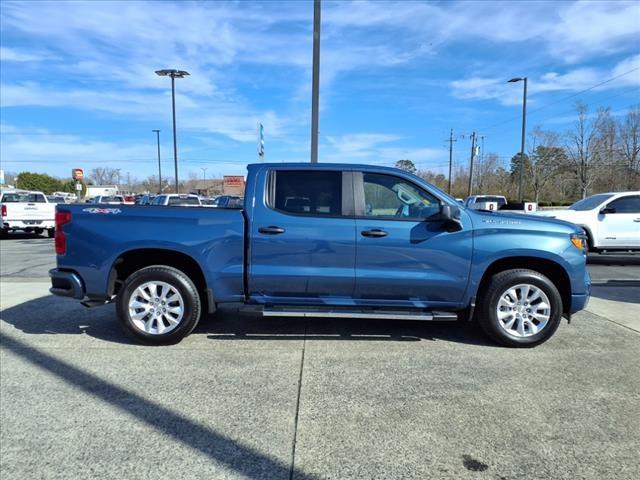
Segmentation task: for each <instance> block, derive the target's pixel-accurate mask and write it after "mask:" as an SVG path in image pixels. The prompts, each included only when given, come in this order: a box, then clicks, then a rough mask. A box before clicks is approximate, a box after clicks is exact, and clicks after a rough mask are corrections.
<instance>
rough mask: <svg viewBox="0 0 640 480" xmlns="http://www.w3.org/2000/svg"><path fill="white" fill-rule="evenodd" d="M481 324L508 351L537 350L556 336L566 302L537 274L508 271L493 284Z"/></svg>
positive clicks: (483, 300)
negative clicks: (532, 348) (523, 348)
mask: <svg viewBox="0 0 640 480" xmlns="http://www.w3.org/2000/svg"><path fill="white" fill-rule="evenodd" d="M478 313H479V318H478V321H479V323H480V326H481V327H482V329H483V330H484V331H485V333H486V334H487V335H488V336H489V337H491V338H492V339H493V340H494V341H496V342H497V343H499V344H501V345H504V346H508V347H535V346H536V345H540V344H541V343H543V342H545V341H547V340H548V339H549V338H551V336H552V335H553V334H554V333H555V331H556V330H557V329H558V326H559V325H560V319H561V318H562V298H561V297H560V293H559V292H558V289H557V288H556V286H555V285H554V284H553V282H552V281H551V280H549V279H548V278H547V277H545V276H544V275H542V274H541V273H539V272H536V271H533V270H524V269H522V270H520V269H518V270H506V271H504V272H500V273H497V274H496V275H494V276H493V277H492V278H491V280H490V281H489V285H487V287H486V289H485V291H484V292H483V296H482V298H481V302H480V309H479V312H478Z"/></svg>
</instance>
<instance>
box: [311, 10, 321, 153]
mask: <svg viewBox="0 0 640 480" xmlns="http://www.w3.org/2000/svg"><path fill="white" fill-rule="evenodd" d="M320 11H321V9H320V0H314V2H313V72H312V75H311V163H318V108H319V98H320Z"/></svg>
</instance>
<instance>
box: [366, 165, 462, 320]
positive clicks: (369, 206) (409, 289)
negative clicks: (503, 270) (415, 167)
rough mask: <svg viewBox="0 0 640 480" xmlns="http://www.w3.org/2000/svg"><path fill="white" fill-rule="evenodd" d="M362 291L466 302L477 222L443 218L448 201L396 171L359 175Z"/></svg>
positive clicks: (409, 302) (426, 301)
mask: <svg viewBox="0 0 640 480" xmlns="http://www.w3.org/2000/svg"><path fill="white" fill-rule="evenodd" d="M354 192H355V193H354V195H355V209H356V233H357V241H356V242H357V243H356V291H355V295H356V297H357V298H358V299H360V300H369V301H372V302H373V303H375V300H378V301H381V300H383V301H387V302H388V301H393V302H397V303H398V305H405V306H418V307H437V306H439V305H440V306H444V305H451V304H454V303H457V302H460V301H462V299H463V296H464V293H465V290H466V288H467V280H468V278H469V270H470V267H471V254H472V246H473V244H472V242H473V240H472V228H471V222H470V220H469V219H468V217H467V215H466V214H465V213H464V212H460V213H461V223H462V225H461V226H460V227H459V228H457V229H455V231H454V229H452V228H450V225H449V226H447V225H446V224H445V223H444V222H443V221H442V220H440V206H441V203H442V200H440V199H439V198H438V197H437V196H436V195H434V194H433V193H430V192H429V191H428V190H427V189H426V188H423V187H421V186H418V185H416V184H415V183H413V182H412V181H411V180H408V179H404V178H401V177H399V176H395V175H389V174H378V173H364V174H355V176H354Z"/></svg>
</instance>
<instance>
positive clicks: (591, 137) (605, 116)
mask: <svg viewBox="0 0 640 480" xmlns="http://www.w3.org/2000/svg"><path fill="white" fill-rule="evenodd" d="M576 110H577V113H578V120H577V121H576V123H575V125H574V128H573V129H572V130H571V131H569V132H568V133H567V145H566V152H567V157H568V159H569V164H570V165H571V169H572V170H573V172H574V174H575V176H576V179H577V181H578V186H579V190H580V196H581V198H585V197H586V196H587V193H588V191H589V188H590V187H591V185H592V184H593V182H594V181H595V180H596V178H597V176H598V173H599V169H600V167H601V166H602V151H603V150H602V131H603V129H604V125H605V124H606V123H607V122H608V121H609V119H610V116H609V109H608V108H601V109H599V110H598V112H597V114H596V117H595V119H590V118H589V107H587V105H585V104H584V103H578V104H577V106H576Z"/></svg>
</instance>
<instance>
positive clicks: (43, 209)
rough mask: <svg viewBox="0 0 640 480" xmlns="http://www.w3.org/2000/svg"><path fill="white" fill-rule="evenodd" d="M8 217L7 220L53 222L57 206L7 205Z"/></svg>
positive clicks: (51, 204)
mask: <svg viewBox="0 0 640 480" xmlns="http://www.w3.org/2000/svg"><path fill="white" fill-rule="evenodd" d="M4 205H5V206H6V208H7V216H6V217H5V220H53V219H54V217H55V205H54V204H53V203H5V204H4Z"/></svg>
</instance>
